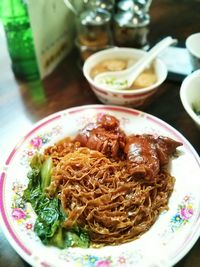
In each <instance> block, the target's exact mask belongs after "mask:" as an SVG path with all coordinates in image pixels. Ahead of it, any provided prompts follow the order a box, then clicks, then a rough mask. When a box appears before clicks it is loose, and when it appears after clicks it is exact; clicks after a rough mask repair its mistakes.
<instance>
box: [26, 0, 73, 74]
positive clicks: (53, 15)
mask: <svg viewBox="0 0 200 267" xmlns="http://www.w3.org/2000/svg"><path fill="white" fill-rule="evenodd" d="M77 1H78V0H77ZM28 12H29V17H30V24H31V28H32V32H33V40H34V45H35V53H36V57H37V61H38V68H39V72H40V78H41V79H43V78H44V77H45V76H47V75H49V74H50V73H51V72H52V71H53V70H54V69H55V68H56V66H57V65H58V64H59V63H60V62H61V61H62V60H63V59H64V58H65V57H66V55H67V54H68V53H69V52H70V51H71V49H72V47H73V45H74V38H75V16H74V14H73V13H72V12H71V10H70V9H69V8H67V6H66V5H65V4H64V2H63V1H62V0H60V1H57V0H48V1H46V0H38V1H37V4H36V2H35V0H28Z"/></svg>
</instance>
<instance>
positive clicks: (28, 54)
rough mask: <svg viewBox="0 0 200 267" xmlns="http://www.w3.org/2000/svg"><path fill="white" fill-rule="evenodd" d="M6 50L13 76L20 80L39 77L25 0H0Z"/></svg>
mask: <svg viewBox="0 0 200 267" xmlns="http://www.w3.org/2000/svg"><path fill="white" fill-rule="evenodd" d="M0 17H1V20H2V22H3V26H4V31H5V36H6V41H7V47H8V52H9V54H10V58H11V63H12V69H13V72H14V74H15V76H16V77H17V78H19V79H22V80H35V79H38V78H39V70H38V64H37V59H36V55H35V48H34V42H33V35H32V29H31V26H30V21H29V15H28V9H27V1H26V0H1V15H0Z"/></svg>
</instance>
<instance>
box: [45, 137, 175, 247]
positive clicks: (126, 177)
mask: <svg viewBox="0 0 200 267" xmlns="http://www.w3.org/2000/svg"><path fill="white" fill-rule="evenodd" d="M64 149H65V153H63V150H64ZM46 154H47V155H51V156H52V157H53V159H54V167H53V172H52V182H51V184H50V186H49V188H48V189H47V192H48V194H49V196H51V197H54V196H55V195H57V196H59V198H60V200H61V205H62V208H63V209H64V211H65V213H66V214H67V219H66V220H65V221H64V223H63V227H65V228H67V229H70V228H71V227H72V226H73V225H74V224H75V223H77V225H78V226H80V227H82V228H84V229H85V230H86V231H88V233H89V235H90V239H91V241H92V243H93V244H103V245H106V244H121V243H125V242H128V241H131V240H134V239H136V238H138V237H139V236H140V235H141V234H143V233H144V232H146V231H147V230H148V229H149V228H150V227H151V226H152V224H153V223H154V222H155V220H156V219H157V217H158V215H159V214H160V213H161V212H162V211H163V210H166V209H167V204H168V199H169V196H170V194H171V192H172V190H173V185H174V178H173V177H172V176H171V175H170V174H169V173H167V172H166V171H164V170H163V169H162V170H161V171H160V172H159V174H158V175H157V177H156V179H154V180H152V181H147V180H144V179H136V178H133V177H132V176H131V175H130V174H129V172H128V171H127V163H126V161H125V160H114V159H112V158H107V157H106V156H105V155H103V154H102V153H101V152H98V151H95V150H91V149H89V148H86V147H80V145H79V144H78V143H76V144H72V142H71V143H70V141H69V140H67V142H66V140H65V144H63V143H62V142H61V143H60V144H58V145H57V146H56V145H55V146H54V148H53V149H52V148H51V149H48V151H46Z"/></svg>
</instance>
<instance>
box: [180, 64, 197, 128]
mask: <svg viewBox="0 0 200 267" xmlns="http://www.w3.org/2000/svg"><path fill="white" fill-rule="evenodd" d="M180 98H181V101H182V104H183V107H184V109H185V110H186V112H187V113H188V115H189V116H190V117H191V118H192V119H193V121H194V122H195V123H196V125H197V126H198V127H199V129H200V117H198V116H197V114H196V113H195V112H194V110H193V105H194V104H197V105H198V104H199V105H200V69H199V70H196V71H195V72H193V73H192V74H190V75H188V76H187V77H186V78H185V79H184V81H183V82H182V85H181V89H180Z"/></svg>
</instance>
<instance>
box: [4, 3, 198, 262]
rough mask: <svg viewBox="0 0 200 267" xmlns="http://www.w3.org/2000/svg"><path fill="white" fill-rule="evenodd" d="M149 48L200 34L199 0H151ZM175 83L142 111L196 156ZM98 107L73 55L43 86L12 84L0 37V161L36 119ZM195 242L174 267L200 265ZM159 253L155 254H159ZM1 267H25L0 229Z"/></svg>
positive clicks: (169, 83) (168, 83) (194, 131)
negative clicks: (173, 130) (172, 132)
mask: <svg viewBox="0 0 200 267" xmlns="http://www.w3.org/2000/svg"><path fill="white" fill-rule="evenodd" d="M150 13H151V24H150V34H149V40H150V42H151V44H153V43H155V42H156V41H157V40H159V39H161V38H162V37H164V36H166V35H171V36H173V37H176V38H177V39H178V40H179V42H180V43H183V44H184V42H185V39H186V37H187V36H188V35H190V34H192V33H194V32H198V31H199V30H200V1H194V0H190V1H189V0H188V1H184V0H182V1H176V0H154V1H153V2H152V6H151V10H150ZM180 85H181V83H180V82H174V81H170V80H169V79H168V80H167V81H166V82H165V83H164V84H163V86H162V87H161V89H160V94H159V96H158V97H157V98H156V99H155V101H154V102H153V103H152V104H151V105H150V106H148V107H147V108H145V109H144V111H146V112H148V113H150V114H153V115H155V116H157V117H158V118H160V119H162V120H164V121H166V122H167V123H169V124H170V125H172V126H173V127H174V128H176V129H177V130H178V131H179V132H181V133H182V134H183V135H184V136H185V137H186V138H187V139H188V140H189V142H190V143H191V144H192V145H193V146H194V148H195V149H196V150H197V152H198V153H199V154H200V132H199V131H198V129H197V128H196V126H195V125H194V123H193V121H192V120H191V119H190V118H189V116H188V115H187V114H186V112H185V111H184V109H183V107H182V104H181V101H180V97H179V89H180ZM98 103H100V102H99V101H98V100H97V98H96V97H95V96H94V94H93V93H92V92H91V90H90V88H89V85H88V83H87V82H86V80H85V79H84V77H83V75H82V72H81V69H80V68H79V55H78V53H77V52H76V51H73V52H72V53H71V54H70V55H69V56H68V57H67V58H66V60H64V61H63V62H62V63H61V64H60V65H59V67H58V68H57V69H56V70H55V71H54V72H53V73H52V74H51V75H50V76H49V77H47V78H46V79H45V80H44V81H43V82H39V81H38V82H34V83H23V82H20V81H17V80H16V79H15V77H14V75H13V73H12V71H11V68H10V59H9V55H8V52H7V49H6V45H5V40H4V37H3V34H2V31H1V33H0V161H1V162H2V161H4V160H5V158H6V156H7V155H8V153H9V151H10V149H11V148H12V147H13V146H14V145H15V144H16V141H18V140H19V138H20V137H21V136H22V135H23V134H24V133H25V132H26V131H28V130H29V129H30V127H31V125H33V123H35V122H37V121H38V120H40V119H41V118H44V117H45V116H47V115H49V114H51V113H54V112H56V111H59V110H63V109H66V108H69V107H73V106H79V105H86V104H98ZM199 249H200V240H199V241H197V243H196V244H195V245H194V247H193V248H192V249H191V251H190V252H189V253H188V254H187V255H186V256H185V257H184V258H183V259H182V260H181V261H180V262H179V263H178V264H176V267H190V266H192V267H198V266H200V253H199V251H200V250H199ZM158 253H159V252H158ZM0 266H2V267H3V266H9V267H12V266H13V267H22V266H29V265H28V264H27V263H26V262H25V261H24V260H23V259H21V258H20V257H19V256H18V254H17V253H16V252H15V251H14V250H13V248H12V247H11V246H10V244H9V243H8V241H7V240H6V239H5V237H4V235H3V233H2V231H1V229H0Z"/></svg>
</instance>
